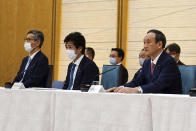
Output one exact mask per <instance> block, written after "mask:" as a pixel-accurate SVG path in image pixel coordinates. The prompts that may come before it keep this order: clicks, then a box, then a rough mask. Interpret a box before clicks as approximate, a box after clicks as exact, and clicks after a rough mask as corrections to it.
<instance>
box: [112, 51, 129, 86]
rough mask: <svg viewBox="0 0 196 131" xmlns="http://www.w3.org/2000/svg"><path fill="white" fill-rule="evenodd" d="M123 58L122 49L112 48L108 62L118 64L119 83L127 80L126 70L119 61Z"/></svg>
mask: <svg viewBox="0 0 196 131" xmlns="http://www.w3.org/2000/svg"><path fill="white" fill-rule="evenodd" d="M123 59H124V51H123V50H122V49H120V48H112V50H111V53H110V64H112V65H120V70H121V71H120V77H119V78H120V82H119V85H124V84H125V83H126V82H127V80H128V71H127V69H126V68H125V67H124V66H123V64H122V63H121V62H122V61H123Z"/></svg>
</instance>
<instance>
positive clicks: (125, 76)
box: [119, 64, 128, 85]
mask: <svg viewBox="0 0 196 131" xmlns="http://www.w3.org/2000/svg"><path fill="white" fill-rule="evenodd" d="M119 78H120V80H119V85H124V84H125V83H127V81H128V71H127V69H126V68H125V67H124V66H123V65H122V64H121V65H120V77H119Z"/></svg>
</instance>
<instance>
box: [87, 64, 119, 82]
mask: <svg viewBox="0 0 196 131" xmlns="http://www.w3.org/2000/svg"><path fill="white" fill-rule="evenodd" d="M114 69H116V67H114V68H112V69H109V70H106V71H104V72H102V73H99V74H97V75H95V76H94V77H93V79H92V82H93V81H94V79H95V78H96V77H97V76H99V75H102V74H105V73H107V72H110V71H112V70H114ZM92 82H91V85H92Z"/></svg>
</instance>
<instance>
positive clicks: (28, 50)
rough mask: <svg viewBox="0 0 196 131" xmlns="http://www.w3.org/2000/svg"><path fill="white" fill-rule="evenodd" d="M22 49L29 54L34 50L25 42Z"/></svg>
mask: <svg viewBox="0 0 196 131" xmlns="http://www.w3.org/2000/svg"><path fill="white" fill-rule="evenodd" d="M24 48H25V50H26V51H27V52H31V51H32V50H33V49H34V48H32V47H31V43H30V42H25V43H24Z"/></svg>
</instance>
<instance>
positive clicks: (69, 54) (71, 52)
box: [66, 50, 77, 60]
mask: <svg viewBox="0 0 196 131" xmlns="http://www.w3.org/2000/svg"><path fill="white" fill-rule="evenodd" d="M66 55H67V57H69V59H71V60H74V59H75V58H76V57H77V54H75V51H74V50H66Z"/></svg>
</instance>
